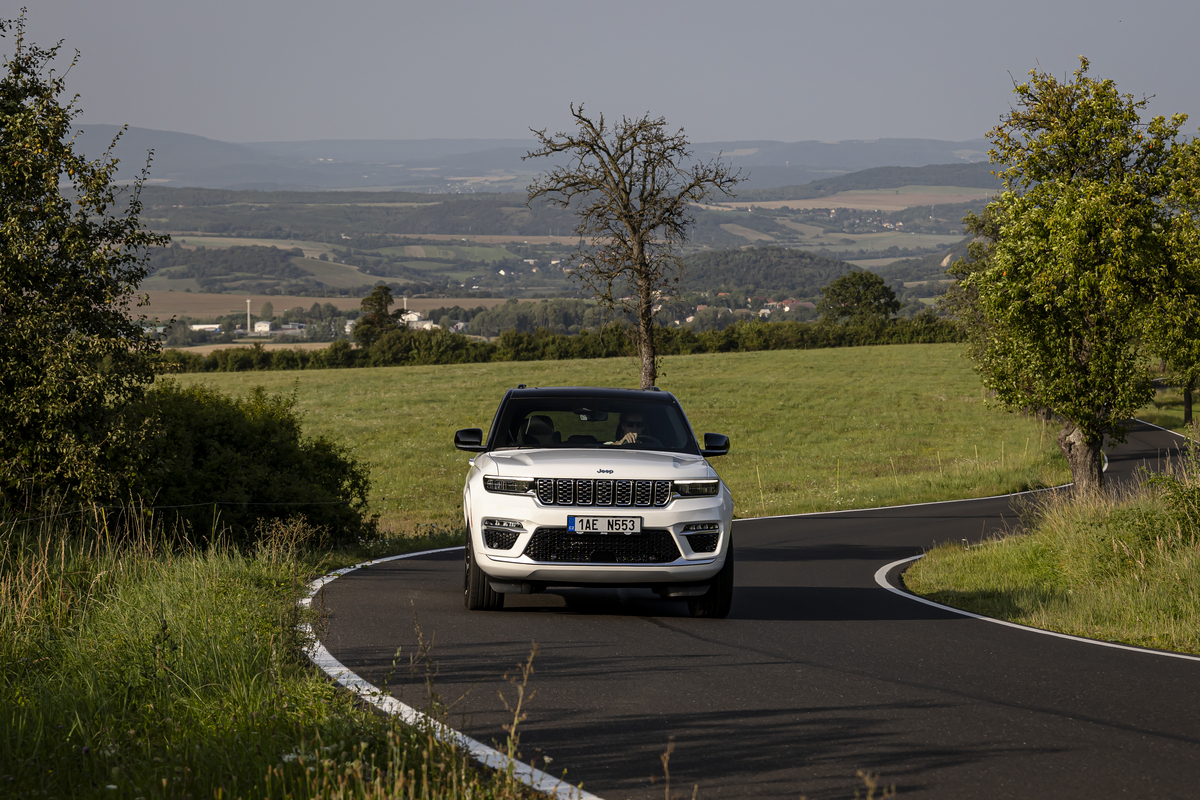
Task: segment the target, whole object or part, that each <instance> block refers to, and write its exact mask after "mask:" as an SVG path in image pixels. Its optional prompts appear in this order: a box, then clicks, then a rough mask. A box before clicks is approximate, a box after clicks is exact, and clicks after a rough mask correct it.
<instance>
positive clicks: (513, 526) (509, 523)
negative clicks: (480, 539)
mask: <svg viewBox="0 0 1200 800" xmlns="http://www.w3.org/2000/svg"><path fill="white" fill-rule="evenodd" d="M483 527H485V528H508V529H509V530H515V531H523V530H525V526H524V525H522V524H521V523H519V522H517V521H516V520H515V519H484V521H483Z"/></svg>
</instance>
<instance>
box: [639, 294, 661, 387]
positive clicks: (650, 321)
mask: <svg viewBox="0 0 1200 800" xmlns="http://www.w3.org/2000/svg"><path fill="white" fill-rule="evenodd" d="M637 319H638V330H637V343H638V355H640V356H641V357H642V388H643V389H648V388H649V387H651V386H653V385H654V382H655V381H656V380H658V366H657V364H655V356H656V355H657V351H656V350H655V347H654V291H653V289H652V288H651V282H650V280H649V277H645V278H643V279H642V280H639V281H638V300H637Z"/></svg>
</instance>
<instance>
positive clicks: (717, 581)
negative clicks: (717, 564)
mask: <svg viewBox="0 0 1200 800" xmlns="http://www.w3.org/2000/svg"><path fill="white" fill-rule="evenodd" d="M687 604H688V613H689V614H691V615H692V616H693V617H704V618H707V619H725V618H726V617H728V616H729V609H730V608H732V607H733V543H732V542H730V544H729V552H728V553H726V554H725V566H723V567H721V571H720V572H718V573H717V577H715V578H713V582H712V585H711V586H709V587H708V591H707V592H705V593H704V594H702V595H700V596H699V597H693V598H691V599H690V600H688V601H687Z"/></svg>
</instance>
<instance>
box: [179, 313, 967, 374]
mask: <svg viewBox="0 0 1200 800" xmlns="http://www.w3.org/2000/svg"><path fill="white" fill-rule="evenodd" d="M655 337H656V338H657V341H658V352H659V354H660V355H693V354H697V353H733V352H751V351H758V350H810V349H817V348H827V347H855V346H861V345H883V344H931V343H936V342H957V341H961V340H962V336H961V332H960V330H959V328H958V327H957V326H956V325H955V324H954V323H952V322H950V321H948V320H945V319H940V318H938V317H937V315H936V314H934V313H932V312H927V313H922V314H918V315H917V316H916V317H914V318H912V319H893V320H888V321H886V322H883V321H880V322H879V323H878V324H858V325H836V324H823V323H807V322H771V323H765V322H758V321H742V322H737V323H734V324H732V325H730V326H728V327H726V328H724V329H722V330H711V331H703V332H700V333H697V332H694V331H692V330H689V329H686V328H657V329H655ZM634 353H635V347H634V345H633V342H632V339H631V338H630V336H629V333H628V329H627V328H626V327H625V326H623V325H621V324H620V323H616V322H613V323H609V324H608V325H605V326H604V327H603V328H600V329H599V330H594V331H583V332H582V333H579V334H577V335H573V336H572V335H563V334H555V333H552V332H551V331H549V330H546V329H545V328H540V329H538V330H537V331H535V332H533V333H529V332H525V331H518V330H507V331H505V332H504V333H502V334H500V336H499V338H497V339H496V340H494V341H486V340H482V339H476V338H472V337H469V336H464V335H462V334H456V333H451V332H448V331H444V330H431V331H418V330H408V329H404V328H401V329H398V330H393V331H389V332H387V333H386V334H384V335H383V336H382V337H380V338H379V339H378V340H377V341H376V342H375V343H374V344H372V345H371V346H370V347H369V348H360V347H354V346H353V345H351V344H350V342H349V341H347V340H344V339H343V340H339V341H336V342H334V343H332V344H331V345H330V346H329V347H326V348H323V349H320V350H299V349H281V350H267V349H266V348H264V347H262V345H255V346H253V347H233V348H228V349H224V350H217V351H214V352H212V353H210V354H209V355H208V356H201V355H199V354H197V353H191V352H188V351H186V350H165V351H163V353H162V362H161V370H162V371H163V372H245V371H251V370H300V369H340V368H351V367H393V366H410V365H411V366H415V365H434V364H468V363H483V362H489V361H561V360H566V359H586V358H615V357H618V356H632V355H633V354H634Z"/></svg>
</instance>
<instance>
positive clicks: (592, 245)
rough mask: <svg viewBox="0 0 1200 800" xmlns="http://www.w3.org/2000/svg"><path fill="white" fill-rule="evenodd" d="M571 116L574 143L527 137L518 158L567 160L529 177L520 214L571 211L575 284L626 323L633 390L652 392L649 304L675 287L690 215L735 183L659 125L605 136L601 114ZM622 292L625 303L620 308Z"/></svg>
mask: <svg viewBox="0 0 1200 800" xmlns="http://www.w3.org/2000/svg"><path fill="white" fill-rule="evenodd" d="M571 116H572V117H574V118H575V128H576V130H575V132H574V133H556V134H554V135H553V136H550V135H547V133H546V131H545V130H544V129H543V130H540V131H539V130H533V129H531V130H532V131H533V134H534V136H536V137H537V139H538V142H539V143H540V144H541V146H540V147H539V148H538V149H536V150H534V151H532V152H530V153H529V154H527V155H526V156H525V158H541V157H544V156H553V155H556V154H559V153H565V154H567V155H569V156H570V159H569V161H568V163H567V165H566V166H562V167H555V168H553V169H551V170H549V171H548V172H546V173H544V174H542V175H540V176H538V178H537V179H536V180H535V181H534V182H533V183H532V184H531V185H530V186H529V198H528V201H527V204H532V203H533V202H534V201H535V200H537V199H540V198H545V199H546V200H547V201H549V202H550V203H552V204H554V205H556V206H559V207H560V208H574V209H575V210H576V213H577V215H578V219H579V222H578V224H577V225H576V226H575V235H577V236H578V237H579V239H580V244H579V250H578V251H577V252H576V255H575V258H574V268H575V274H576V275H577V276H578V277H579V279H580V281H581V282H582V283H583V284H584V285H585V286H587V287H588V288H589V289H591V290H592V291H593V292H594V293H595V295H596V297H597V299H599V300H600V301H601V302H602V303H604V304H605V305H607V306H609V307H610V308H614V307H618V306H620V307H622V308H625V309H627V310H629V311H631V312H632V313H633V315H634V317H635V318H636V319H637V328H636V331H635V335H636V337H637V349H638V354H639V355H640V356H641V361H642V388H646V387H649V386H653V385H654V381H655V380H656V379H657V377H658V364H657V360H656V358H655V356H656V354H657V351H656V348H655V342H654V301H655V298H656V295H658V294H659V293H660V292H661V290H662V289H663V288H664V287H666V286H667V285H668V284H670V283H672V282H673V281H677V280H678V279H679V273H680V270H681V269H682V266H683V262H682V260H681V259H680V257H679V248H680V247H681V246H682V245H683V243H684V242H685V241H687V233H688V228H689V227H690V226H691V224H692V222H693V218H692V212H691V208H690V206H691V204H692V203H699V202H702V201H704V200H705V199H706V198H708V197H711V196H712V195H713V193H714V192H721V193H722V194H724V195H730V194H731V190H732V189H733V187H734V186H736V185H737V184H738V182H739V181H741V179H742V177H741V173H740V172H735V171H732V170H731V168H730V167H729V165H727V164H725V163H723V162H722V161H721V160H720V157H719V155H718V157H717V158H716V159H713V160H712V161H710V162H708V163H694V162H693V160H692V152H691V150H690V149H688V148H689V145H688V140H687V137H686V136H684V133H683V129H682V128H680V129H679V130H678V131H677V132H675V133H670V132H669V131H668V130H667V121H666V119H664V118H663V117H659V118H658V119H651V118H650V115H649V114H646V115H644V116H642V117H639V118H637V119H630V118H628V117H622V118H621V121H620V122H619V123H617V124H614V125H612V126H611V127H610V126H608V125H607V124H606V123H605V120H604V115H603V114H602V115H600V116H599V117H597V118H595V119H592V118H590V117H588V116H586V115H585V114H584V111H583V105H582V104H580V105H579V107H578V108H576V107H575V105H574V104H572V105H571ZM631 289H632V290H633V294H634V299H633V300H631V301H629V300H622V299H621V298H622V297H623V296H625V294H626V293H627V292H629V291H630V290H631Z"/></svg>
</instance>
